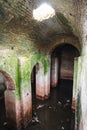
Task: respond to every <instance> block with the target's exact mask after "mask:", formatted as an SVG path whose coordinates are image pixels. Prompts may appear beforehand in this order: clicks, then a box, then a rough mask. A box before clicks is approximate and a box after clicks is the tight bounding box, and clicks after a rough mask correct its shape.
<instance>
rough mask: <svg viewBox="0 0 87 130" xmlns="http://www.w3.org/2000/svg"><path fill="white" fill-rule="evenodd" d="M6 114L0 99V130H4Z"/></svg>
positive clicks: (2, 100)
mask: <svg viewBox="0 0 87 130" xmlns="http://www.w3.org/2000/svg"><path fill="white" fill-rule="evenodd" d="M6 127H7V122H6V112H5V101H4V98H2V99H0V130H6Z"/></svg>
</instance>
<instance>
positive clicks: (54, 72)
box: [51, 57, 58, 87]
mask: <svg viewBox="0 0 87 130" xmlns="http://www.w3.org/2000/svg"><path fill="white" fill-rule="evenodd" d="M57 85H58V58H57V57H52V61H51V86H52V87H56V86H57Z"/></svg>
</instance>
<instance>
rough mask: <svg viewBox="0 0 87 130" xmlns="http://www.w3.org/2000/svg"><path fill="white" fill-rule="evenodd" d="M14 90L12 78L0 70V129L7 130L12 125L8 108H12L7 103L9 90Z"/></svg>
mask: <svg viewBox="0 0 87 130" xmlns="http://www.w3.org/2000/svg"><path fill="white" fill-rule="evenodd" d="M14 89H15V85H14V82H13V80H12V78H11V77H10V76H9V74H8V73H6V72H5V71H2V70H0V129H7V127H9V126H10V125H11V126H12V125H14V124H11V122H10V121H11V120H9V119H10V118H9V117H10V116H11V115H10V114H11V113H10V111H11V109H10V108H11V107H12V106H10V102H9V103H8V101H9V98H10V94H11V90H14ZM8 91H9V92H8ZM14 109H15V108H14ZM8 113H9V114H8ZM8 124H9V126H8Z"/></svg>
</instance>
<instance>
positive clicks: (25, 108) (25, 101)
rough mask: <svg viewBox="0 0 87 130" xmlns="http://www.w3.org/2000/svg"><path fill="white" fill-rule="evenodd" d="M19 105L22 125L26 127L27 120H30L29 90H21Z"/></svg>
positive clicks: (30, 102) (30, 97)
mask: <svg viewBox="0 0 87 130" xmlns="http://www.w3.org/2000/svg"><path fill="white" fill-rule="evenodd" d="M21 95H22V96H21V105H22V118H23V127H24V128H26V127H27V126H28V124H29V122H30V121H31V120H32V96H31V91H30V90H27V91H24V90H22V93H21Z"/></svg>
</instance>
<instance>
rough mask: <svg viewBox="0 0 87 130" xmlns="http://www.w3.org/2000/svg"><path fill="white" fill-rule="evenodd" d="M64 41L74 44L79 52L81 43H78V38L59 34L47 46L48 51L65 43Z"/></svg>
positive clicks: (50, 51)
mask: <svg viewBox="0 0 87 130" xmlns="http://www.w3.org/2000/svg"><path fill="white" fill-rule="evenodd" d="M65 43H67V44H70V45H72V46H74V47H75V48H77V50H78V51H79V52H80V53H81V44H80V42H79V40H78V39H77V38H76V37H71V36H60V37H58V38H57V39H56V40H54V42H53V43H52V45H51V46H50V47H49V49H48V50H49V51H48V53H49V54H51V53H52V51H53V50H54V49H55V48H56V47H58V46H59V45H61V44H65Z"/></svg>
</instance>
